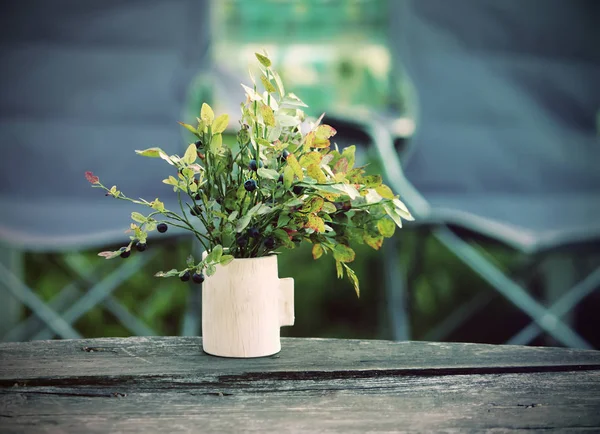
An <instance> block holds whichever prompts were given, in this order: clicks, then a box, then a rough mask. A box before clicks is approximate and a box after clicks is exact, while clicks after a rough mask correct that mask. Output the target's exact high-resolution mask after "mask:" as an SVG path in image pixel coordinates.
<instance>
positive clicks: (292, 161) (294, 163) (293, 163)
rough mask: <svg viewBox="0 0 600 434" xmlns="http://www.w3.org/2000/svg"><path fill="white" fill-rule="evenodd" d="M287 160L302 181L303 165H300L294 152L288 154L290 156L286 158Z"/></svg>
mask: <svg viewBox="0 0 600 434" xmlns="http://www.w3.org/2000/svg"><path fill="white" fill-rule="evenodd" d="M286 162H287V164H288V166H290V167H291V168H292V170H293V171H294V174H295V175H296V176H297V177H298V179H300V181H302V180H303V179H304V173H303V172H302V166H300V163H298V160H297V159H296V156H295V155H294V154H290V155H288V157H287V158H286Z"/></svg>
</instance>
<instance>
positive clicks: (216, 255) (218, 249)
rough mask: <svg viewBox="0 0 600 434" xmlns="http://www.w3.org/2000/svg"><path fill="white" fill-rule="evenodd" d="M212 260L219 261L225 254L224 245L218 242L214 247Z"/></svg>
mask: <svg viewBox="0 0 600 434" xmlns="http://www.w3.org/2000/svg"><path fill="white" fill-rule="evenodd" d="M211 253H212V262H219V261H220V260H221V256H223V246H222V245H220V244H218V245H216V246H215V247H214V248H213V249H212V252H211Z"/></svg>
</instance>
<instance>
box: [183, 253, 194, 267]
mask: <svg viewBox="0 0 600 434" xmlns="http://www.w3.org/2000/svg"><path fill="white" fill-rule="evenodd" d="M185 263H186V264H187V266H188V267H189V268H191V267H193V266H194V256H193V255H190V256H188V257H187V259H186V260H185Z"/></svg>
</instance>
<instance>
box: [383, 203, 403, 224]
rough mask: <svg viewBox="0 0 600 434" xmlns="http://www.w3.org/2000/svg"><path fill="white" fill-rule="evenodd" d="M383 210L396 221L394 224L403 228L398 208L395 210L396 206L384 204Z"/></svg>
mask: <svg viewBox="0 0 600 434" xmlns="http://www.w3.org/2000/svg"><path fill="white" fill-rule="evenodd" d="M383 209H384V210H385V212H386V214H387V215H389V216H390V217H391V219H392V220H393V221H394V223H396V226H398V227H399V228H401V227H402V219H401V218H400V216H399V215H398V213H397V212H396V208H394V206H393V205H392V204H390V203H384V204H383Z"/></svg>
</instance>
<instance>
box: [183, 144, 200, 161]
mask: <svg viewBox="0 0 600 434" xmlns="http://www.w3.org/2000/svg"><path fill="white" fill-rule="evenodd" d="M196 152H197V151H196V145H195V144H193V143H192V144H190V145H189V146H188V148H187V149H186V150H185V154H184V156H183V159H182V161H183V163H184V164H188V165H189V164H193V163H194V162H195V161H196V158H198V154H197V153H196Z"/></svg>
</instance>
